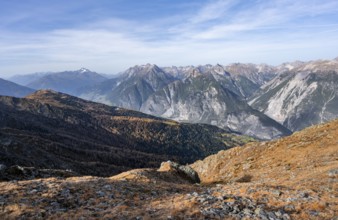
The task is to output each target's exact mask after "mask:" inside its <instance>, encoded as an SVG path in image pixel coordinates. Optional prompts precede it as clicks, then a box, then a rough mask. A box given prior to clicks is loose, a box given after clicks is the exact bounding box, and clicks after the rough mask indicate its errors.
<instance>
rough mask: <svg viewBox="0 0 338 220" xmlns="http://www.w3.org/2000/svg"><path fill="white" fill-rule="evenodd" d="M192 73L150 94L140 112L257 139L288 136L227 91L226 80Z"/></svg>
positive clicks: (278, 126) (279, 127) (221, 77)
mask: <svg viewBox="0 0 338 220" xmlns="http://www.w3.org/2000/svg"><path fill="white" fill-rule="evenodd" d="M194 73H195V75H192V76H190V77H188V78H187V79H185V80H184V81H175V82H173V83H171V84H169V85H168V86H166V87H164V88H163V89H162V90H159V91H158V92H156V93H154V94H153V95H152V96H150V97H149V99H148V100H147V101H146V102H145V103H144V104H143V105H142V107H141V111H142V112H145V113H148V114H153V115H157V116H161V117H165V118H170V119H173V120H179V121H188V122H195V123H196V122H198V123H206V124H212V125H216V126H218V127H221V128H227V127H229V128H231V129H232V130H234V131H237V132H241V133H243V134H246V135H250V136H254V137H257V138H260V139H271V138H276V137H280V136H285V135H289V134H290V133H291V132H290V131H289V130H288V129H286V128H284V127H283V126H281V125H280V124H278V123H277V122H275V121H274V120H272V119H270V118H269V117H267V116H265V115H264V114H262V113H260V112H259V111H256V110H254V109H252V108H251V107H250V106H249V105H248V104H247V103H246V102H245V100H243V98H242V97H241V96H239V95H237V94H235V93H234V92H232V91H231V90H229V89H228V88H229V84H228V83H227V82H228V81H229V80H228V79H227V78H226V77H224V76H222V75H215V74H213V73H205V74H201V73H198V72H197V71H195V72H194Z"/></svg>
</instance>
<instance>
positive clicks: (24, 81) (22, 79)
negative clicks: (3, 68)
mask: <svg viewBox="0 0 338 220" xmlns="http://www.w3.org/2000/svg"><path fill="white" fill-rule="evenodd" d="M48 74H50V73H48V72H46V73H31V74H24V75H14V76H12V77H9V78H8V80H9V81H11V82H15V83H17V84H19V85H22V86H26V85H28V84H29V83H31V82H33V81H36V80H39V79H40V78H42V77H44V76H46V75H48Z"/></svg>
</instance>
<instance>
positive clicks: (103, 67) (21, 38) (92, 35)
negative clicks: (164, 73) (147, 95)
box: [0, 0, 338, 77]
mask: <svg viewBox="0 0 338 220" xmlns="http://www.w3.org/2000/svg"><path fill="white" fill-rule="evenodd" d="M337 56H338V1H337V0H72V1H69V0H48V1H46V0H25V1H22V0H10V1H9V0H0V77H9V76H11V75H14V74H26V73H33V72H47V71H64V70H77V69H80V68H81V67H85V68H88V69H90V70H92V71H96V72H99V73H107V74H115V73H119V72H121V71H124V70H125V69H127V68H128V67H130V66H134V65H140V64H146V63H152V64H157V65H159V66H172V65H175V66H185V65H203V64H217V63H219V64H229V63H233V62H241V63H267V64H271V65H278V64H281V63H283V62H288V61H294V60H302V61H307V60H315V59H333V58H335V57H337Z"/></svg>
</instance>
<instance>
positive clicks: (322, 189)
mask: <svg viewBox="0 0 338 220" xmlns="http://www.w3.org/2000/svg"><path fill="white" fill-rule="evenodd" d="M337 128H338V120H336V121H333V122H331V123H328V124H323V125H318V126H314V127H311V128H308V129H306V130H303V131H301V132H298V133H296V134H294V135H292V136H290V137H288V138H283V139H280V140H277V141H272V142H263V143H254V144H252V143H251V144H247V145H246V146H245V147H243V148H240V147H238V148H235V149H230V150H228V151H221V152H219V153H218V154H216V155H213V156H209V157H207V158H206V159H205V160H203V161H198V162H196V163H194V164H193V165H192V167H193V168H194V169H195V170H196V171H197V172H198V173H199V177H200V179H201V180H202V184H191V183H190V182H189V181H187V179H186V178H184V175H182V173H180V172H178V171H177V170H175V169H172V168H171V166H169V165H168V163H164V164H163V165H162V167H161V168H160V169H159V170H156V169H137V170H131V171H128V172H124V173H121V174H119V175H117V176H113V177H109V178H98V177H72V178H66V179H62V178H46V179H36V180H29V181H10V182H0V210H1V212H0V218H1V219H39V218H40V219H143V220H147V219H264V220H269V219H272V220H274V219H281V220H289V219H306V220H308V219H314V220H315V219H316V220H317V219H318V220H322V219H327V220H329V219H336V216H337V215H338V207H337V189H338V187H337V178H338V160H337V149H338V147H337V146H338V145H337V144H338V143H337ZM183 167H184V170H187V171H188V173H189V172H190V171H189V169H185V168H186V167H187V166H183Z"/></svg>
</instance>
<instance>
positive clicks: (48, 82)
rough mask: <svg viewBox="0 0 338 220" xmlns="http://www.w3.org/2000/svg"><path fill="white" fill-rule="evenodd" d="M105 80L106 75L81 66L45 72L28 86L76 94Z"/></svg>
mask: <svg viewBox="0 0 338 220" xmlns="http://www.w3.org/2000/svg"><path fill="white" fill-rule="evenodd" d="M105 80H107V78H106V77H104V76H102V75H100V74H98V73H96V72H92V71H90V70H88V69H86V68H81V69H79V70H76V71H64V72H58V73H48V74H44V75H42V76H41V77H36V79H35V80H33V81H30V82H29V83H28V84H27V86H28V87H30V88H34V89H37V90H39V89H52V90H56V91H60V92H64V93H68V94H71V95H74V94H76V91H77V90H78V89H80V88H82V87H86V86H91V85H95V84H97V83H100V82H103V81H105Z"/></svg>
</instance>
